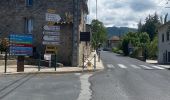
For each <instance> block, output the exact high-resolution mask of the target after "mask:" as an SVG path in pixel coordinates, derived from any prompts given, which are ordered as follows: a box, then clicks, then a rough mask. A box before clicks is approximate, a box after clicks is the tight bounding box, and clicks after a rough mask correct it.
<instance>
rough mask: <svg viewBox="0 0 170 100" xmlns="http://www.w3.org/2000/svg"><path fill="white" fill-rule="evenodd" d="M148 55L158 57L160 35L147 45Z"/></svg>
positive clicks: (152, 57) (153, 57)
mask: <svg viewBox="0 0 170 100" xmlns="http://www.w3.org/2000/svg"><path fill="white" fill-rule="evenodd" d="M147 49H148V56H149V58H151V59H155V58H157V53H158V36H156V37H155V38H154V39H153V41H151V43H150V44H149V45H148V46H147Z"/></svg>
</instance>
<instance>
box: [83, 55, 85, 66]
mask: <svg viewBox="0 0 170 100" xmlns="http://www.w3.org/2000/svg"><path fill="white" fill-rule="evenodd" d="M84 63H85V59H84V53H83V69H84V67H85V66H84Z"/></svg>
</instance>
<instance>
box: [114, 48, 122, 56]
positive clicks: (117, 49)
mask: <svg viewBox="0 0 170 100" xmlns="http://www.w3.org/2000/svg"><path fill="white" fill-rule="evenodd" d="M112 52H114V53H118V54H123V51H122V50H120V49H119V48H116V47H114V48H112Z"/></svg>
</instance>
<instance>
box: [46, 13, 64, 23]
mask: <svg viewBox="0 0 170 100" xmlns="http://www.w3.org/2000/svg"><path fill="white" fill-rule="evenodd" d="M60 20H61V17H60V15H58V14H52V13H46V21H51V22H59V21H60Z"/></svg>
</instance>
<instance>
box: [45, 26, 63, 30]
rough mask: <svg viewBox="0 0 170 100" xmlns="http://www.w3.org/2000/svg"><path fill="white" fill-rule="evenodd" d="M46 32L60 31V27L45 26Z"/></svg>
mask: <svg viewBox="0 0 170 100" xmlns="http://www.w3.org/2000/svg"><path fill="white" fill-rule="evenodd" d="M44 30H46V31H60V26H48V25H45V26H44Z"/></svg>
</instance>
